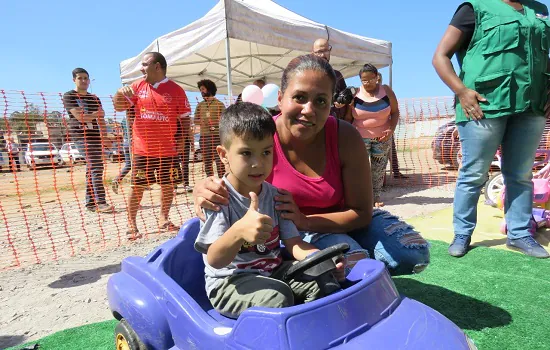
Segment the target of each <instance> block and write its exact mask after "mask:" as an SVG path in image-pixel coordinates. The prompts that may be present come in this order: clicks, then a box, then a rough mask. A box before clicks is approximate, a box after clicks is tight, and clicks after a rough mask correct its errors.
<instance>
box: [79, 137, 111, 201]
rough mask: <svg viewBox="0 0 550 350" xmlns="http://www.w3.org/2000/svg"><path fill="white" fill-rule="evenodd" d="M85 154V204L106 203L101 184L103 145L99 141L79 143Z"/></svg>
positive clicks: (103, 188)
mask: <svg viewBox="0 0 550 350" xmlns="http://www.w3.org/2000/svg"><path fill="white" fill-rule="evenodd" d="M78 147H81V148H80V149H83V150H84V154H85V155H86V206H87V207H95V206H96V205H100V204H106V203H107V201H106V200H105V187H104V186H103V147H102V146H101V142H100V141H88V142H86V143H85V144H84V143H80V144H79V145H78Z"/></svg>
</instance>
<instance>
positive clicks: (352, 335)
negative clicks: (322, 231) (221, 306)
mask: <svg viewBox="0 0 550 350" xmlns="http://www.w3.org/2000/svg"><path fill="white" fill-rule="evenodd" d="M198 231H199V220H198V219H192V220H189V221H188V222H186V223H185V224H184V225H183V226H182V228H181V230H180V232H179V234H178V236H176V237H175V238H173V239H170V240H169V241H167V242H166V243H164V244H162V245H161V246H160V247H158V248H156V249H155V250H154V251H153V252H152V253H151V254H149V255H148V256H147V257H145V258H141V257H128V258H126V259H124V260H123V262H122V270H121V272H119V273H116V274H114V275H113V276H112V277H111V278H110V279H109V283H108V286H107V291H108V296H109V306H110V308H111V310H112V312H113V315H114V317H115V318H116V319H117V320H119V321H120V322H119V324H118V325H117V327H116V329H115V342H116V349H121V350H122V349H132V350H144V349H159V350H161V349H171V350H176V349H209V350H210V349H262V350H267V349H300V350H302V349H311V350H316V349H328V348H335V349H422V350H425V349H447V350H454V349H457V350H458V349H464V350H467V349H476V347H475V345H474V344H473V342H472V341H471V340H470V339H469V338H468V337H467V336H466V335H465V334H464V333H463V332H462V330H460V329H459V328H458V327H457V326H456V325H455V324H454V323H452V322H451V321H450V320H448V319H447V318H445V317H444V316H443V315H441V314H440V313H438V312H437V311H435V310H433V309H431V308H429V307H428V306H426V305H424V304H421V303H419V302H417V301H415V300H411V299H409V298H406V297H402V296H400V295H399V293H398V292H397V290H396V288H395V285H394V283H393V281H392V280H391V278H390V276H389V274H388V272H387V271H386V269H385V267H384V265H383V264H382V263H381V262H378V261H375V260H363V261H361V262H360V263H358V264H357V265H356V266H355V267H354V269H353V270H352V271H351V273H350V274H349V275H348V281H347V282H348V283H347V286H346V288H345V289H339V288H336V289H333V293H332V294H330V295H328V296H326V297H324V298H321V299H318V300H315V301H313V302H310V303H307V304H302V305H296V306H292V307H288V308H282V309H270V308H259V307H253V308H250V309H248V310H247V311H245V312H243V313H242V314H241V315H240V316H239V318H238V319H236V320H234V319H229V318H226V317H224V316H221V315H220V314H218V313H217V312H216V311H214V310H213V309H212V306H211V305H210V302H209V301H208V298H207V296H206V292H205V289H204V264H203V260H202V256H201V254H199V253H198V252H196V251H195V250H194V248H193V244H194V242H195V238H196V236H197V234H198ZM331 248H332V247H331ZM331 248H328V250H327V249H325V250H323V251H322V252H320V253H318V254H315V255H313V256H312V258H311V259H310V260H309V261H308V262H305V261H302V262H300V263H298V264H300V268H298V269H294V272H295V273H298V274H299V273H306V272H308V271H312V270H316V269H317V270H322V269H319V268H318V267H319V266H321V265H322V264H323V261H322V260H323V259H324V260H325V261H327V259H330V258H331V257H332V256H334V254H335V253H339V252H337V251H336V252H335V250H338V248H335V249H332V250H331ZM306 260H307V259H306ZM315 260H317V261H315ZM304 262H305V264H303V263H304ZM301 263H302V264H301ZM298 264H296V265H298ZM308 264H309V266H306V265H308ZM296 265H295V266H296ZM325 272H326V271H325ZM322 276H325V277H326V275H319V276H317V277H319V279H316V280H317V282H318V283H319V285H320V287H321V288H326V286H322V285H321V284H322V283H325V282H326V281H323V278H322ZM327 283H328V284H330V281H329V282H327Z"/></svg>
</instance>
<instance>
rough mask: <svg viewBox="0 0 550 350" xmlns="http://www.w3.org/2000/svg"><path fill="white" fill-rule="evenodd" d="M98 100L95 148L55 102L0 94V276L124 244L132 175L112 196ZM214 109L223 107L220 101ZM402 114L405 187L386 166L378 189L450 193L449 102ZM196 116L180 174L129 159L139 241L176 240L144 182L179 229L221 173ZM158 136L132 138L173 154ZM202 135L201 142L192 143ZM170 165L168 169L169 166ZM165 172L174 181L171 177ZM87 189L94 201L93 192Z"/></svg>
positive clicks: (399, 149) (406, 103)
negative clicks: (195, 197)
mask: <svg viewBox="0 0 550 350" xmlns="http://www.w3.org/2000/svg"><path fill="white" fill-rule="evenodd" d="M99 100H100V101H101V102H102V106H103V109H104V111H105V116H104V120H105V122H106V123H105V128H104V129H103V132H104V133H103V137H102V138H101V137H97V135H95V134H93V132H89V130H93V129H94V127H95V125H93V124H92V123H90V122H88V121H86V120H84V122H83V123H80V122H79V123H77V124H74V121H71V120H70V119H69V118H68V111H67V109H65V106H66V104H67V101H65V105H64V103H63V94H51V93H33V94H31V93H25V92H22V91H4V90H0V102H1V112H2V120H1V121H0V152H1V153H0V154H1V158H0V166H1V174H0V183H1V186H0V216H1V218H2V223H1V225H0V270H1V269H6V268H10V267H17V266H24V265H28V264H34V263H42V262H45V261H49V260H58V259H62V258H66V257H68V256H74V255H79V254H84V253H86V252H91V251H97V250H101V249H105V248H109V247H116V246H119V245H122V244H126V243H127V242H128V239H127V231H128V228H129V224H128V218H127V207H128V203H129V195H130V182H131V179H132V172H130V173H129V174H128V175H126V176H125V177H124V179H123V180H121V181H120V184H119V186H118V188H115V189H113V181H115V179H116V178H117V176H118V175H119V174H120V172H121V170H122V169H123V168H124V165H125V141H126V140H127V137H125V136H124V125H123V121H124V120H125V118H126V113H124V112H115V111H114V110H113V101H112V96H101V97H100V98H99ZM80 102H81V101H76V103H77V104H75V105H70V106H68V107H69V110H71V109H72V108H76V110H77V111H81V110H79V109H78V108H82V106H81V105H80V104H79V103H80ZM198 102H199V101H197V100H194V101H191V108H192V111H193V112H192V114H191V117H193V116H194V115H195V110H196V109H197V108H196V107H197V104H198ZM221 102H223V103H224V104H225V105H228V103H229V101H227V100H222V101H221ZM88 107H89V104H88ZM208 107H210V106H208ZM220 108H221V107H220ZM84 109H86V108H84ZM400 109H401V119H400V122H399V126H398V129H397V130H396V133H395V143H396V155H397V159H398V167H399V170H400V171H401V173H402V174H404V175H406V176H408V178H407V179H403V178H396V177H394V176H393V173H392V170H397V164H396V163H395V162H393V164H392V165H391V166H390V165H388V172H387V176H386V179H387V180H386V186H424V187H431V186H442V185H444V186H448V187H447V188H448V189H449V190H451V189H452V187H453V186H452V185H450V184H452V183H453V182H454V181H455V179H456V175H457V170H456V166H457V165H458V161H457V159H458V158H459V154H460V153H459V152H458V151H459V147H458V141H457V139H456V135H454V134H453V126H452V125H453V124H449V123H451V122H452V120H453V117H454V115H453V114H454V111H453V100H452V98H450V97H442V98H426V99H403V100H400ZM83 112H84V113H83V115H85V114H86V113H93V112H94V108H91V109H90V110H87V111H86V110H85V111H83ZM201 113H202V119H201V120H202V122H201V123H199V122H197V123H195V124H197V125H196V126H195V127H194V128H193V129H189V128H188V126H185V125H183V126H182V128H183V129H187V130H190V131H189V133H187V131H186V130H183V131H182V130H180V131H179V132H180V134H183V135H187V136H189V138H188V139H186V140H188V141H187V142H186V143H183V142H179V143H178V147H177V151H176V152H177V153H179V154H180V155H181V157H180V158H179V160H180V161H179V163H180V164H179V166H172V165H167V164H168V163H162V162H161V163H160V164H156V163H155V164H152V163H151V162H146V163H143V162H142V163H141V164H140V165H139V166H137V165H136V164H137V163H136V162H137V158H135V159H134V166H135V167H136V168H139V169H137V170H135V171H134V175H135V178H136V182H139V181H141V182H139V183H140V184H141V185H143V186H142V187H141V188H142V189H143V199H142V201H141V203H140V207H139V208H138V214H137V220H136V223H137V228H138V229H139V232H140V233H141V234H142V235H143V237H144V238H143V239H147V238H151V237H157V236H158V235H159V234H160V235H162V234H166V237H169V236H171V235H174V234H175V232H166V233H163V232H164V231H166V227H161V225H159V216H160V211H161V199H160V198H161V188H160V186H159V185H158V184H151V185H150V186H148V185H149V183H148V182H147V181H148V180H151V179H155V178H156V179H164V180H163V181H166V183H169V182H170V181H175V183H176V185H177V187H176V188H175V190H174V189H173V186H170V187H169V191H166V188H167V187H166V186H165V196H167V197H170V195H171V194H172V193H174V200H173V202H172V207H171V210H170V217H169V218H170V221H171V222H173V223H174V224H175V225H176V226H179V225H180V224H181V223H182V222H184V221H185V220H186V219H188V218H190V217H192V216H193V215H194V210H193V205H192V197H191V194H190V193H189V192H188V191H189V190H190V189H191V187H192V186H193V185H194V184H195V183H196V182H197V181H198V180H201V179H203V178H204V177H205V176H206V173H207V172H208V173H209V174H214V173H215V174H218V172H219V173H222V172H223V169H217V167H218V166H220V167H221V163H218V162H216V159H217V157H216V156H215V155H214V154H212V150H213V149H214V148H215V145H216V142H217V141H216V138H215V137H211V135H213V134H215V133H216V118H218V116H219V113H216V110H215V109H214V110H212V109H210V110H206V111H205V110H203V111H202V112H201ZM201 113H198V114H201ZM198 114H197V115H198ZM147 118H150V119H154V120H160V119H162V113H159V114H155V113H153V114H150V115H148V116H147ZM205 120H206V121H205ZM75 125H76V127H75ZM79 128H80V129H79ZM84 129H86V130H84ZM166 130H168V131H166ZM166 130H165V131H163V132H161V133H159V132H149V133H145V134H142V135H141V136H140V137H142V138H143V137H147V138H149V139H148V140H146V143H147V144H148V145H149V146H148V147H152V148H154V149H152V150H151V149H149V151H151V152H153V153H154V152H171V153H170V154H172V153H173V152H172V151H171V150H167V149H166V148H165V144H166V143H167V142H168V141H167V139H168V138H171V137H172V136H171V134H172V135H173V134H174V130H173V129H172V128H171V127H170V128H167V129H166ZM176 131H177V130H176ZM201 133H202V134H203V137H202V138H201V139H200V140H199V137H200V134H201ZM144 135H145V136H144ZM176 135H178V134H177V132H176ZM207 135H210V136H208V137H207ZM134 141H135V140H134ZM142 141H143V140H142ZM151 144H152V145H153V146H151ZM163 144H164V146H163ZM155 147H156V148H155ZM434 157H435V158H437V159H434ZM177 163H178V161H177V160H176V161H175V163H174V164H177ZM205 163H209V164H211V165H208V164H206V165H205ZM87 167H89V168H90V171H91V174H92V176H91V177H92V178H93V177H94V176H96V178H97V176H99V179H98V181H99V183H100V184H103V186H104V189H105V195H104V198H105V199H104V202H102V203H98V202H97V199H96V201H95V202H94V201H93V200H92V201H91V202H90V201H88V204H90V203H92V206H86V202H85V196H86V191H87V189H89V190H91V189H93V188H94V186H92V184H91V183H89V182H86V171H87ZM205 167H206V170H205ZM173 168H176V169H178V171H177V172H174V170H173ZM167 169H168V170H167ZM214 169H216V170H217V171H216V172H214ZM18 170H20V171H18ZM182 172H183V173H182ZM155 176H156V177H155ZM176 180H177V181H176ZM117 183H118V182H117ZM96 185H97V183H96ZM99 187H100V186H99ZM95 188H96V192H97V188H98V186H96V187H95ZM114 190H117V192H118V193H115V192H114ZM172 191H174V192H172ZM94 196H95V197H96V198H97V197H98V196H99V197H102V194H99V195H98V193H94ZM111 205H112V206H113V207H114V209H111V208H110V206H111ZM101 211H106V212H108V213H102V212H101Z"/></svg>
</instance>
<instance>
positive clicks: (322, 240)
mask: <svg viewBox="0 0 550 350" xmlns="http://www.w3.org/2000/svg"><path fill="white" fill-rule="evenodd" d="M301 235H302V237H303V238H304V240H305V241H306V242H310V243H312V244H313V245H315V246H316V247H317V248H319V249H324V248H327V247H330V246H333V245H335V244H338V243H348V244H349V245H350V251H349V252H348V254H350V253H353V252H357V251H360V250H364V251H366V252H367V253H368V255H369V257H370V258H374V259H376V260H379V261H381V262H383V263H384V264H386V266H387V267H388V270H389V271H390V272H391V273H392V275H400V274H411V273H415V272H421V271H422V270H423V269H424V268H426V266H428V264H429V263H430V250H429V245H428V242H426V241H425V240H424V238H422V236H420V234H419V233H418V232H417V231H415V230H414V228H413V227H412V226H410V225H409V224H407V223H406V222H403V221H401V220H399V218H398V217H396V216H394V215H392V214H390V213H388V212H387V211H385V210H380V209H375V210H374V212H373V214H372V221H371V223H370V225H369V226H367V227H364V228H360V229H357V230H354V231H351V232H348V233H347V234H345V233H330V234H320V233H314V232H301Z"/></svg>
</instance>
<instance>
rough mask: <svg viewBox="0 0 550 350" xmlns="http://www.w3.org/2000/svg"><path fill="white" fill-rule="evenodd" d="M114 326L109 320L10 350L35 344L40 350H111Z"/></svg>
mask: <svg viewBox="0 0 550 350" xmlns="http://www.w3.org/2000/svg"><path fill="white" fill-rule="evenodd" d="M116 324H117V321H116V320H110V321H105V322H99V323H93V324H89V325H85V326H81V327H76V328H70V329H66V330H63V331H60V332H57V333H54V334H52V335H49V336H47V337H45V338H42V339H39V340H36V341H32V342H29V343H27V344H25V345H18V346H14V347H12V348H10V350H17V349H21V348H24V347H29V348H32V346H33V345H34V344H36V343H38V344H39V345H40V348H39V349H40V350H50V349H55V350H58V349H67V350H68V349H74V350H76V349H78V350H113V349H114V348H115V335H114V329H115V326H116Z"/></svg>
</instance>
